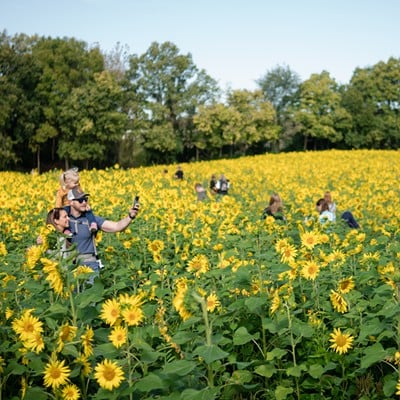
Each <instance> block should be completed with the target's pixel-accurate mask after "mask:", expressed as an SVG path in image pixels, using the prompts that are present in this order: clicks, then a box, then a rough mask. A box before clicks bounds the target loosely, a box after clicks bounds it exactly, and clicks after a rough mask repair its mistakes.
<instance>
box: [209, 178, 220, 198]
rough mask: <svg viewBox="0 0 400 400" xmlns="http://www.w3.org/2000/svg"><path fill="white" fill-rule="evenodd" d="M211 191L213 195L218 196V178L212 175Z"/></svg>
mask: <svg viewBox="0 0 400 400" xmlns="http://www.w3.org/2000/svg"><path fill="white" fill-rule="evenodd" d="M209 186H210V191H211V193H212V194H216V193H218V190H217V177H216V176H215V174H212V175H211V179H210V185H209Z"/></svg>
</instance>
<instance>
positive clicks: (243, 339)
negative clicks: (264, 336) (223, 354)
mask: <svg viewBox="0 0 400 400" xmlns="http://www.w3.org/2000/svg"><path fill="white" fill-rule="evenodd" d="M259 337H260V334H259V333H258V332H257V334H256V335H251V334H250V333H249V332H248V331H247V329H246V327H244V326H241V327H240V328H239V329H237V330H236V331H235V333H234V335H233V344H234V345H235V346H240V345H242V344H245V343H248V342H250V341H251V340H253V339H254V340H256V339H258V338H259Z"/></svg>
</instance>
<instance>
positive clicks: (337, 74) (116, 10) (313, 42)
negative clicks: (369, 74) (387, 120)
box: [0, 0, 400, 90]
mask: <svg viewBox="0 0 400 400" xmlns="http://www.w3.org/2000/svg"><path fill="white" fill-rule="evenodd" d="M399 17H400V0H243V1H242V0H197V1H195V0H0V30H1V31H3V30H6V32H7V34H8V35H9V36H14V35H15V34H19V33H24V34H27V35H29V36H30V35H34V34H38V35H40V36H46V37H52V38H56V37H60V38H64V37H68V38H75V39H77V40H82V41H84V42H86V43H87V44H88V45H89V46H93V45H98V46H100V48H101V49H102V50H103V51H104V52H110V51H111V50H112V49H114V48H115V47H116V45H117V43H119V44H120V45H122V46H124V47H125V48H126V49H127V51H128V54H137V55H141V54H143V53H145V52H146V51H147V49H148V48H149V47H150V45H151V43H153V42H158V43H163V42H167V41H169V42H172V43H174V44H175V45H176V46H177V47H178V49H179V52H180V53H181V54H189V53H190V54H191V56H192V59H193V62H194V64H195V65H196V66H197V67H198V68H199V69H204V70H205V71H206V72H207V73H208V75H210V76H211V77H212V78H214V79H215V80H216V81H217V82H218V85H219V87H220V88H221V89H224V90H226V89H249V90H254V89H256V88H257V83H256V81H257V80H258V79H260V78H262V77H263V76H265V74H266V73H267V72H269V71H271V70H273V69H274V68H276V67H277V66H287V67H289V68H290V69H291V70H292V71H293V72H296V73H297V74H298V75H299V77H300V79H301V80H302V81H304V80H306V79H308V78H310V76H311V74H315V73H317V74H319V73H321V72H322V71H328V72H329V73H330V76H331V77H332V78H334V79H335V80H336V81H337V82H338V83H342V84H346V83H348V82H349V81H350V79H351V76H352V74H353V72H354V70H355V69H356V68H366V67H370V66H373V65H375V64H377V63H378V62H380V61H383V62H387V60H388V59H389V58H390V57H395V58H399V57H400V23H399V22H398V20H399Z"/></svg>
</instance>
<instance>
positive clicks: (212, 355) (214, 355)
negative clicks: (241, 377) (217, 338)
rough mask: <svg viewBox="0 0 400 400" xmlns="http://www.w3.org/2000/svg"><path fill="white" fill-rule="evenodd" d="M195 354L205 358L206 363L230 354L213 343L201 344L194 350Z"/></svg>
mask: <svg viewBox="0 0 400 400" xmlns="http://www.w3.org/2000/svg"><path fill="white" fill-rule="evenodd" d="M193 354H195V355H198V356H200V357H202V358H203V359H204V361H205V362H206V364H211V363H212V362H214V361H216V360H221V359H222V358H225V357H228V356H229V353H227V352H226V351H223V350H222V349H220V348H219V347H218V346H216V345H215V344H212V345H211V346H207V345H204V346H199V347H197V349H196V350H195V351H194V352H193Z"/></svg>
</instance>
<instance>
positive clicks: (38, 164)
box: [36, 146, 41, 174]
mask: <svg viewBox="0 0 400 400" xmlns="http://www.w3.org/2000/svg"><path fill="white" fill-rule="evenodd" d="M36 168H37V171H38V174H40V172H41V171H40V168H41V167H40V146H37V150H36Z"/></svg>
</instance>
